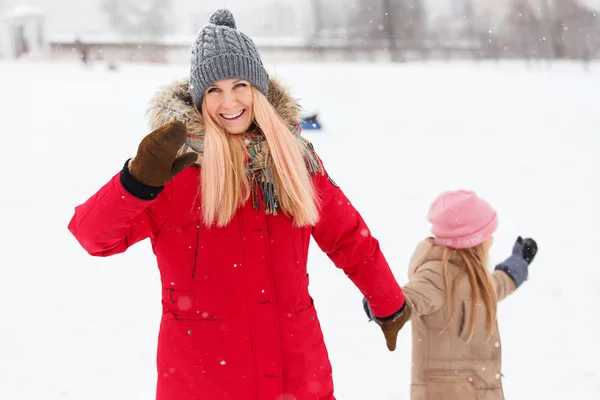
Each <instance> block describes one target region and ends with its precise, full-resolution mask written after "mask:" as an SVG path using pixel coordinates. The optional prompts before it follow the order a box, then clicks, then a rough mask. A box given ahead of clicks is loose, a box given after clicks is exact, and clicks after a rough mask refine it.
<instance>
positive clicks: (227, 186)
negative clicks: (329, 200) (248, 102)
mask: <svg viewBox="0 0 600 400" xmlns="http://www.w3.org/2000/svg"><path fill="white" fill-rule="evenodd" d="M252 95H253V99H254V122H255V123H256V125H257V126H258V128H259V129H260V130H261V132H262V133H263V134H264V136H265V138H266V142H267V146H265V147H266V148H265V151H267V152H268V155H267V157H268V159H270V161H271V164H272V167H273V175H274V181H275V193H276V196H277V200H278V203H279V207H280V210H281V211H282V212H283V213H284V214H285V215H287V216H289V217H291V218H293V223H294V226H297V227H301V226H311V225H315V224H316V223H317V221H318V220H319V207H318V205H319V202H318V198H317V195H316V191H315V188H314V186H313V182H312V179H311V176H310V173H309V171H308V168H307V166H306V163H305V152H306V151H307V150H306V148H305V146H303V145H302V144H301V143H300V142H299V141H298V140H297V139H296V138H295V137H294V135H293V134H292V133H291V132H290V130H289V128H288V127H287V125H286V124H285V122H284V121H283V119H282V118H281V116H280V115H279V114H278V113H277V111H276V110H275V109H274V108H273V106H272V105H271V103H269V101H268V100H267V98H266V97H265V96H264V95H263V94H262V93H261V92H260V91H258V89H256V88H255V87H254V86H252ZM202 108H203V109H206V96H205V97H204V100H203V102H202ZM202 118H203V119H204V124H205V127H206V129H205V138H204V156H203V160H202V169H201V178H202V185H201V194H202V217H203V220H204V223H205V224H206V225H207V226H211V225H212V224H216V225H217V226H219V227H222V226H225V225H227V224H228V223H229V222H230V221H231V219H232V218H233V216H234V214H235V212H236V211H237V209H238V208H239V207H240V206H241V205H242V204H244V203H245V202H246V201H247V200H248V198H249V196H250V191H251V187H250V181H249V176H248V174H247V172H246V171H247V170H246V165H245V164H246V159H247V152H246V147H245V145H244V137H243V135H231V134H228V133H227V132H225V131H224V130H223V128H221V127H220V126H219V125H218V124H217V123H216V122H215V121H214V120H213V119H212V118H211V117H210V115H209V114H208V113H204V114H203V115H202Z"/></svg>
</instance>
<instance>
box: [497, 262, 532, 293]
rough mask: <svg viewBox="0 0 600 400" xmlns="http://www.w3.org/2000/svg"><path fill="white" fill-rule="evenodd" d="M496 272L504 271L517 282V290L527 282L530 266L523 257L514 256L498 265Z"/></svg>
mask: <svg viewBox="0 0 600 400" xmlns="http://www.w3.org/2000/svg"><path fill="white" fill-rule="evenodd" d="M494 270H496V271H503V272H504V273H506V274H507V275H508V276H510V278H511V279H512V280H513V281H514V282H515V285H516V286H517V288H518V287H519V286H521V285H522V284H523V282H525V281H526V280H527V276H528V272H529V271H528V264H527V261H525V259H523V258H522V257H519V256H516V255H512V256H511V257H509V258H507V259H506V260H505V261H504V262H502V263H500V264H498V265H496V268H494Z"/></svg>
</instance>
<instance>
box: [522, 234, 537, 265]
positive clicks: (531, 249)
mask: <svg viewBox="0 0 600 400" xmlns="http://www.w3.org/2000/svg"><path fill="white" fill-rule="evenodd" d="M517 244H519V245H520V246H521V249H520V250H521V255H522V256H523V258H524V259H525V261H527V263H528V264H531V262H532V261H533V259H534V258H535V255H536V254H537V250H538V247H537V243H536V242H535V240H533V239H531V238H526V239H523V238H522V237H521V236H519V237H518V238H517Z"/></svg>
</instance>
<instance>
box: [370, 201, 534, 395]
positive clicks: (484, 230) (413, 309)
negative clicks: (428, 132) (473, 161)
mask: <svg viewBox="0 0 600 400" xmlns="http://www.w3.org/2000/svg"><path fill="white" fill-rule="evenodd" d="M429 222H431V224H432V228H431V231H432V233H433V235H434V237H432V238H428V239H426V240H424V241H423V242H421V243H420V244H419V245H418V246H417V248H416V251H415V253H414V255H413V257H412V259H411V261H410V267H409V273H408V276H409V283H408V284H407V285H405V286H404V287H403V288H402V289H403V291H404V293H405V296H406V300H407V309H406V311H405V313H408V314H409V318H410V320H411V322H412V385H411V389H410V393H411V397H410V398H411V400H433V399H439V400H468V399H481V400H484V399H485V400H500V399H504V393H503V390H502V364H501V355H502V347H501V345H500V334H499V332H498V323H497V320H496V315H497V314H496V308H497V304H498V301H500V300H502V299H504V298H505V297H506V296H508V295H509V294H510V293H512V292H513V291H515V290H516V289H517V288H518V287H520V286H521V284H522V283H523V282H524V281H525V280H526V279H527V276H528V272H529V271H528V270H529V264H530V263H531V262H532V261H533V259H534V257H535V255H536V253H537V244H536V242H535V241H534V240H533V239H522V238H521V237H519V238H518V239H517V241H516V242H515V244H514V246H513V249H512V255H511V256H510V257H508V258H507V259H506V260H505V261H504V262H502V263H500V264H498V265H497V266H496V267H495V271H494V273H493V274H490V273H489V272H488V269H487V263H488V254H489V250H490V248H491V246H492V243H493V236H492V235H493V233H494V231H495V230H496V228H497V226H498V217H497V215H496V211H495V210H494V209H493V208H492V207H491V206H490V205H489V204H488V203H487V202H486V201H484V200H483V199H481V198H479V197H478V196H477V195H476V194H475V193H474V192H472V191H465V190H458V191H449V192H444V193H442V194H440V195H439V196H438V198H437V199H436V200H435V201H434V203H433V204H432V205H431V208H430V210H429ZM364 307H365V311H366V312H367V315H369V316H371V310H370V309H369V302H368V301H364ZM371 317H372V316H371Z"/></svg>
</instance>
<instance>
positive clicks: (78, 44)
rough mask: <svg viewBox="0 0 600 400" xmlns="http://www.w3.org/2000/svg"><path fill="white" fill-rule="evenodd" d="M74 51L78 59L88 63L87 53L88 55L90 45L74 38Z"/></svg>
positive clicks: (84, 63) (85, 63)
mask: <svg viewBox="0 0 600 400" xmlns="http://www.w3.org/2000/svg"><path fill="white" fill-rule="evenodd" d="M75 51H76V52H77V55H78V57H79V60H81V62H82V63H83V65H88V63H89V55H90V46H89V45H87V44H85V43H83V42H82V41H81V39H80V38H77V39H76V40H75Z"/></svg>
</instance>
